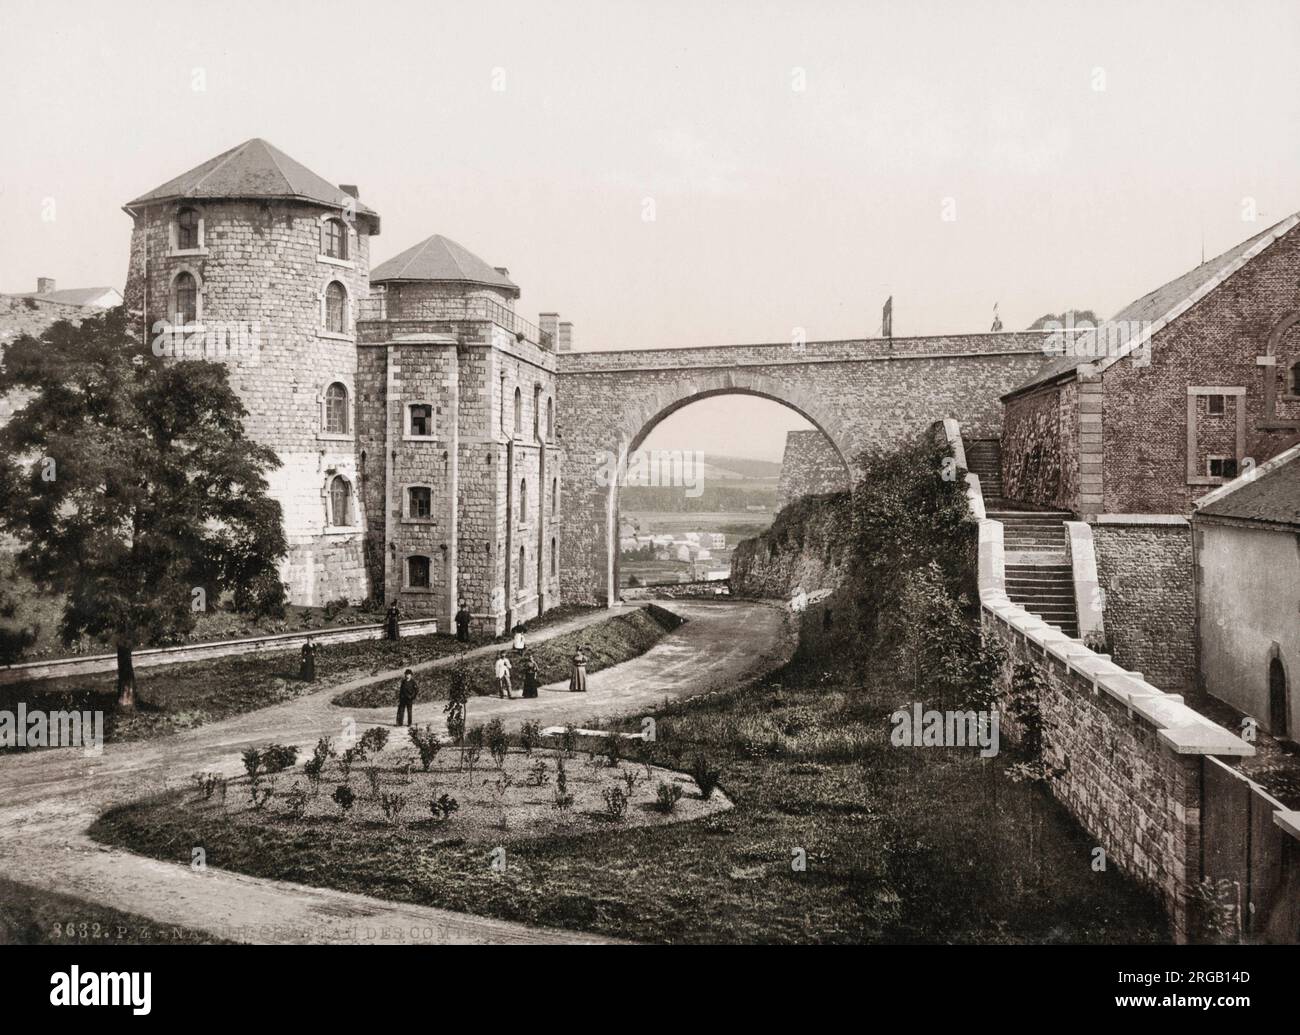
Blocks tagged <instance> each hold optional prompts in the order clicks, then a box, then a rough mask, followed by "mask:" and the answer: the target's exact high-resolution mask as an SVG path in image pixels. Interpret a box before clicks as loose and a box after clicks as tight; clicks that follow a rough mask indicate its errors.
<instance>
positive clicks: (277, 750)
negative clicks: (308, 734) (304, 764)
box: [262, 744, 298, 773]
mask: <svg viewBox="0 0 1300 1035" xmlns="http://www.w3.org/2000/svg"><path fill="white" fill-rule="evenodd" d="M297 763H298V749H297V748H296V747H286V746H285V745H284V744H268V745H267V746H266V747H264V748H263V749H262V768H263V769H264V770H265V771H266V772H268V773H282V772H284V771H285V770H286V769H291V768H292V767H293V766H295V765H296V764H297Z"/></svg>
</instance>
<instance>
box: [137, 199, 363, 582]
mask: <svg viewBox="0 0 1300 1035" xmlns="http://www.w3.org/2000/svg"><path fill="white" fill-rule="evenodd" d="M178 207H179V206H178V205H176V204H165V205H155V206H152V207H149V208H147V209H145V210H143V211H142V212H140V213H138V214H137V215H136V216H135V227H134V230H133V232H132V235H131V252H130V262H129V267H128V273H127V287H126V292H125V297H126V305H127V308H128V310H129V311H130V312H132V313H134V314H138V315H139V319H140V326H141V331H142V332H143V333H146V334H147V335H148V336H149V337H150V338H151V339H155V338H156V336H157V333H158V331H159V330H161V329H162V328H161V323H162V321H165V320H167V319H168V316H169V312H170V310H171V308H172V303H171V286H172V284H173V283H174V280H175V278H176V276H177V275H178V274H179V273H181V272H182V271H184V272H188V273H189V274H190V275H192V276H193V277H194V278H195V280H196V281H197V283H198V287H199V298H200V301H199V313H198V325H197V326H196V327H195V328H193V329H192V332H190V333H187V338H190V339H191V340H192V341H193V342H194V343H195V344H196V345H200V346H204V345H206V346H207V349H206V351H205V352H204V355H206V356H207V358H219V359H222V360H224V361H225V363H226V365H227V367H228V368H229V370H230V381H231V385H232V387H233V388H234V389H235V391H236V392H237V393H238V394H239V396H240V398H241V399H242V400H243V402H244V405H245V407H246V409H247V410H248V416H247V417H246V418H245V427H246V428H247V430H248V432H249V434H250V436H251V437H252V438H254V439H255V440H256V441H258V442H261V443H263V444H264V445H267V446H270V447H271V448H272V449H274V450H275V451H276V453H277V455H278V456H279V457H280V460H281V464H282V466H281V467H280V468H279V469H277V470H275V471H273V472H271V473H270V474H269V476H268V481H269V483H270V491H271V495H272V496H273V497H274V498H275V499H277V500H278V501H279V502H280V505H281V507H282V508H283V512H284V527H285V535H286V538H287V539H288V542H289V556H288V558H287V560H286V562H285V564H284V566H283V569H282V572H281V576H282V578H283V579H284V580H285V582H286V583H288V585H289V596H290V599H291V600H292V601H293V602H294V603H300V604H316V605H319V604H323V603H325V602H327V601H329V600H333V599H337V598H339V597H346V598H347V599H349V600H359V599H361V598H363V597H365V596H367V595H369V586H368V584H367V571H366V559H365V552H364V548H363V538H364V526H363V524H362V520H363V514H362V513H361V508H360V507H359V506H357V500H356V486H357V483H358V471H357V449H356V439H355V435H354V430H353V424H354V420H355V413H352V414H350V415H349V426H348V430H347V432H346V434H341V435H339V434H329V433H327V432H326V431H325V426H324V397H325V392H326V390H327V389H328V387H329V385H330V384H332V383H333V382H336V381H337V382H341V383H342V384H343V385H344V386H345V387H346V388H347V391H348V398H349V402H350V404H351V406H352V407H353V409H354V410H355V404H356V391H357V383H356V372H357V358H356V354H357V349H356V336H355V327H354V324H355V317H356V312H357V308H358V306H357V302H358V300H359V299H361V298H363V297H364V296H365V295H366V293H367V290H368V286H367V278H368V275H369V266H370V263H369V236H368V234H367V232H366V228H365V226H364V225H363V224H361V223H358V224H356V225H355V226H354V227H353V228H352V229H351V230H350V232H349V255H350V259H349V260H348V261H347V262H339V261H330V260H329V259H327V258H325V257H323V256H322V255H321V218H322V217H323V216H326V215H330V214H333V212H332V210H330V209H328V208H326V207H325V206H320V205H314V204H307V203H300V202H251V201H211V202H205V203H203V204H201V205H198V206H196V207H198V209H199V212H200V215H201V218H202V221H203V230H202V247H201V248H199V249H195V250H192V251H189V252H176V251H174V250H173V249H172V244H171V242H172V237H171V230H170V227H171V224H172V222H173V221H174V219H175V217H176V212H177V209H178ZM146 255H147V257H148V262H147V264H146ZM333 281H336V282H338V283H339V284H341V285H342V286H343V288H344V290H345V291H346V294H347V298H348V314H347V317H346V319H345V333H343V334H331V333H329V332H327V331H326V330H325V325H324V305H323V299H324V295H325V291H326V287H327V285H328V284H330V283H331V282H333ZM218 332H221V333H223V334H225V333H228V334H231V335H233V337H232V338H231V339H229V340H230V341H232V342H233V344H234V347H233V348H229V349H226V350H221V349H214V348H213V347H212V346H213V345H215V344H216V343H217V342H218V340H221V341H223V342H224V341H225V340H226V339H218V337H217V335H218ZM337 476H341V477H343V478H345V479H346V480H347V482H348V483H349V484H350V486H351V487H352V496H353V499H352V503H353V510H354V511H355V513H354V514H353V515H352V517H351V519H350V521H351V523H350V524H348V525H345V526H342V527H334V526H332V525H331V524H330V523H329V520H328V509H327V503H328V492H329V486H330V483H331V482H332V480H333V479H334V478H335V477H337Z"/></svg>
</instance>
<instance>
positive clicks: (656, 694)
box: [0, 600, 793, 943]
mask: <svg viewBox="0 0 1300 1035" xmlns="http://www.w3.org/2000/svg"><path fill="white" fill-rule="evenodd" d="M664 606H666V607H668V608H669V609H670V610H673V611H675V612H677V613H678V614H680V615H681V616H682V617H684V618H686V619H688V621H687V622H686V624H685V625H683V626H681V627H680V628H678V629H677V630H676V631H674V632H672V633H670V634H669V635H667V636H666V637H664V639H663V640H661V641H660V642H659V643H658V644H656V645H655V646H654V647H652V648H651V649H650V650H649V651H647V652H646V653H645V654H643V655H641V656H640V657H638V658H634V659H632V660H631V661H628V662H625V663H624V664H622V665H616V666H614V667H612V668H608V669H605V670H603V671H601V672H597V673H593V674H592V675H590V676H589V677H588V680H587V687H588V691H587V693H585V694H571V693H568V692H567V684H563V686H564V689H561V688H560V687H561V686H562V684H552V685H551V686H548V687H544V688H543V689H542V690H541V692H540V694H539V696H538V697H537V698H536V699H535V700H521V699H515V700H500V699H496V698H482V697H478V698H474V699H473V700H472V701H471V702H470V704H469V721H470V723H471V724H473V723H478V722H484V721H486V720H488V719H490V718H491V717H493V716H495V715H500V716H501V717H502V719H503V721H504V722H505V724H506V726H507V728H517V726H518V725H519V724H520V723H522V722H525V721H528V720H530V719H536V720H539V721H541V722H543V723H544V724H564V723H570V722H572V723H575V724H579V725H589V724H590V723H591V722H593V721H594V720H596V719H597V718H600V717H604V718H613V717H616V716H627V715H637V714H640V713H643V712H648V711H650V710H651V709H652V708H654V707H657V706H658V705H660V704H662V703H663V702H664V701H665V700H666V699H674V698H679V697H685V696H691V695H694V694H699V693H704V692H707V691H710V690H714V689H718V688H720V687H723V686H728V685H734V684H735V683H737V682H739V681H741V680H744V679H746V678H750V677H752V676H755V675H758V674H760V673H762V672H763V671H766V670H769V669H771V668H775V667H776V666H778V665H779V664H781V663H783V662H784V661H785V659H786V658H787V657H788V655H789V653H790V650H791V648H792V646H793V644H792V629H791V626H790V623H789V622H788V621H787V612H786V611H785V610H784V609H783V608H781V607H780V606H779V605H774V604H769V603H760V602H730V603H725V604H720V603H712V602H710V603H702V602H696V601H686V600H678V601H671V602H666V603H665V605H664ZM605 617H608V612H604V611H601V612H595V613H594V614H588V615H583V616H581V617H579V618H576V619H573V620H571V621H568V622H561V623H557V624H556V625H554V626H550V627H548V628H546V629H544V630H539V632H538V633H537V634H535V635H534V636H533V637H531V639H532V641H533V642H534V643H537V642H541V641H543V640H546V639H550V638H551V637H553V636H559V635H562V634H563V633H565V632H569V631H571V630H573V629H576V628H582V627H584V626H585V625H589V624H591V623H592V622H594V621H599V620H601V619H603V618H605ZM499 649H500V648H499V646H498V645H496V644H491V645H488V646H486V647H483V648H479V649H476V650H474V651H470V652H468V653H467V654H463V655H460V656H459V657H467V658H470V659H475V658H478V659H481V660H482V663H484V664H487V663H488V659H489V658H490V657H491V656H492V655H493V654H494V653H495V652H496V651H497V650H499ZM456 660H457V657H449V658H440V659H438V660H436V661H432V662H426V663H424V664H422V665H419V666H413V667H415V668H417V669H418V670H423V669H429V668H434V667H439V666H442V665H450V664H454V663H455V661H456ZM400 674H401V669H394V670H391V671H387V672H378V673H375V674H374V675H371V676H366V677H364V678H361V679H357V680H354V681H353V682H351V683H348V684H344V685H339V686H333V687H330V688H329V689H327V690H322V691H320V692H318V693H315V694H311V695H308V696H304V697H300V698H298V699H296V700H294V701H289V702H286V703H285V704H281V705H275V706H273V707H270V708H264V709H261V710H259V711H255V712H249V713H247V714H245V715H240V716H236V717H233V718H231V719H227V720H225V721H222V722H216V723H212V724H210V725H207V726H201V727H199V728H197V729H193V730H187V731H185V732H182V733H178V734H174V735H172V736H169V737H165V738H160V739H158V740H154V741H142V742H133V743H124V744H109V745H106V746H105V748H104V750H103V753H102V755H100V756H99V757H87V756H85V755H84V754H83V753H82V752H81V751H80V750H77V749H60V750H57V751H54V750H46V751H30V752H27V753H25V754H21V755H11V756H8V757H5V758H0V873H3V874H4V875H5V876H6V877H8V878H10V879H11V880H15V881H19V882H22V883H26V884H30V885H34V886H37V887H41V888H46V889H49V890H51V891H57V892H60V893H62V894H70V895H74V896H78V897H81V898H85V899H87V900H90V901H93V902H95V903H97V904H101V905H106V906H111V907H113V908H116V909H119V910H122V911H124V912H128V913H135V914H138V915H140V916H143V917H145V918H147V919H149V920H151V921H153V922H155V923H158V924H165V925H181V926H185V927H189V928H197V929H200V930H206V931H210V932H212V933H213V934H216V935H218V936H221V937H227V938H233V939H236V940H241V941H251V942H290V943H293V942H313V943H315V942H349V943H352V942H423V943H475V942H555V943H561V942H591V941H597V940H600V939H597V938H596V937H595V936H591V935H583V934H576V933H571V932H565V931H558V930H553V929H549V928H547V929H541V928H530V927H526V926H524V925H520V924H512V923H508V922H506V921H500V920H492V919H488V918H483V917H476V916H472V915H469V914H465V913H456V912H451V911H448V910H441V909H433V908H428V907H421V906H411V905H404V904H401V903H395V902H389V901H385V900H381V899H373V898H369V897H366V896H362V895H352V894H347V893H344V892H338V891H331V890H326V889H322V888H310V887H305V886H303V885H298V884H292V883H289V882H285V881H272V880H262V879H257V878H253V877H246V876H242V875H239V874H234V873H227V872H224V871H221V870H217V869H214V868H212V867H208V868H207V869H206V870H204V871H193V870H191V869H190V868H189V867H186V866H181V865H178V864H173V863H164V862H160V861H158V860H155V859H148V858H144V857H143V856H138V855H135V854H133V853H130V852H126V851H123V850H120V849H110V848H107V847H106V846H102V845H99V844H97V843H95V842H93V841H91V840H90V838H89V837H87V836H86V830H87V828H88V827H89V826H90V824H91V823H92V822H93V821H94V819H95V818H96V817H97V816H98V815H99V814H100V813H101V812H103V811H104V810H105V809H106V808H108V807H110V806H112V805H115V804H119V803H122V802H126V801H131V800H134V799H137V798H140V797H143V796H145V795H147V794H150V793H154V792H156V791H160V790H163V789H166V788H167V787H172V788H175V787H177V786H178V785H180V784H181V783H184V782H187V781H188V779H189V776H190V774H191V773H194V772H197V771H200V770H209V771H216V772H221V773H224V774H227V775H236V774H238V773H240V772H242V765H241V763H240V757H239V756H240V753H241V752H242V751H243V750H244V749H245V748H248V747H253V746H258V745H262V744H265V743H267V742H268V741H272V740H274V741H276V742H278V743H283V744H296V745H298V746H300V747H302V748H303V749H304V750H309V749H310V748H311V746H312V745H313V744H315V742H316V740H317V738H319V737H321V736H333V737H337V736H339V734H340V733H341V732H342V731H343V728H344V723H345V722H346V721H354V722H355V723H356V724H357V729H358V732H359V731H360V730H361V729H362V728H364V727H365V726H367V725H392V724H393V720H394V716H395V712H396V702H394V707H393V708H391V709H389V708H383V709H344V708H338V707H336V706H335V705H333V704H331V703H330V701H331V699H332V698H334V697H336V696H337V695H338V694H340V693H342V692H344V691H345V690H348V689H351V688H352V687H354V686H363V685H367V684H370V683H374V682H379V681H384V680H390V679H393V678H395V677H396V676H400ZM442 707H443V704H442V702H441V701H428V702H422V703H417V704H416V706H415V721H416V722H420V723H423V722H430V723H434V724H436V725H437V726H439V727H440V728H444V727H443V715H442Z"/></svg>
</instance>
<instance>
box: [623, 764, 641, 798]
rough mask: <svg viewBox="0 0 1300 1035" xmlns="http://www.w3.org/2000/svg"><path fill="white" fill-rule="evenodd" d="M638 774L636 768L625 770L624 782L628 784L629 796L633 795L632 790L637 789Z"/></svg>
mask: <svg viewBox="0 0 1300 1035" xmlns="http://www.w3.org/2000/svg"><path fill="white" fill-rule="evenodd" d="M637 779H638V777H637V775H636V770H635V769H624V770H623V782H624V783H625V784H627V796H628V797H629V798H630V797H632V792H633V791H635V790H636V784H637Z"/></svg>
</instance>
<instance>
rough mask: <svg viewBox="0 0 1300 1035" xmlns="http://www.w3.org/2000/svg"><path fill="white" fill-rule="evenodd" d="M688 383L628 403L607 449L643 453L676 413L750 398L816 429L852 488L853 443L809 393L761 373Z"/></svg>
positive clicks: (614, 489) (613, 484)
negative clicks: (727, 398) (721, 399)
mask: <svg viewBox="0 0 1300 1035" xmlns="http://www.w3.org/2000/svg"><path fill="white" fill-rule="evenodd" d="M692 373H693V376H692V377H691V378H690V379H689V382H688V387H686V388H685V390H683V386H681V385H674V386H672V387H671V388H668V387H665V388H662V389H659V390H657V391H654V392H648V393H644V394H642V395H641V396H640V397H639V398H637V399H636V400H635V401H629V402H628V403H627V405H626V406H625V408H624V409H623V410H622V417H621V420H620V421H619V424H618V432H617V433H618V439H619V441H618V443H617V444H616V445H615V446H614V448H612V449H611V452H612V453H614V454H615V455H616V456H617V455H630V454H632V453H634V452H635V451H636V450H638V449H639V448H641V445H642V443H644V442H645V440H646V438H647V437H648V436H649V435H650V433H651V432H652V431H654V429H655V428H656V427H658V425H659V424H661V423H662V422H663V421H664V420H666V419H667V418H668V417H670V416H672V415H673V414H674V413H676V412H677V411H678V410H681V409H684V408H685V407H687V406H690V405H692V404H693V403H697V402H700V401H702V400H704V399H711V398H715V397H717V396H722V395H750V396H755V397H757V398H761V399H768V400H770V401H772V402H775V403H779V404H781V405H782V406H785V407H786V408H787V409H791V410H793V411H794V412H795V413H797V414H799V416H801V417H803V418H804V420H806V421H808V422H809V423H810V424H812V426H813V427H814V428H816V429H817V430H818V431H820V432H821V433H822V435H824V436H825V437H826V439H827V440H828V441H829V442H830V443H831V445H832V446H834V448H835V452H836V453H837V454H838V455H839V458H840V461H841V463H842V464H843V466H844V479H845V487H846V488H849V487H851V486H852V482H853V464H852V459H851V458H852V456H853V453H854V452H855V448H854V445H853V443H852V442H851V441H850V440H849V439H848V437H847V436H845V435H843V434H835V433H832V431H831V430H830V429H831V428H832V427H837V426H838V425H837V424H836V423H835V422H834V419H833V415H832V414H831V413H830V412H829V411H828V409H827V407H826V406H825V404H824V402H822V401H821V400H819V399H817V398H815V397H813V396H812V395H811V393H808V392H805V391H802V390H800V389H799V388H797V387H795V386H792V385H789V384H784V383H782V382H781V381H780V380H779V379H778V378H775V377H772V376H770V375H768V374H765V373H761V372H753V371H748V370H743V369H733V370H721V371H710V372H707V373H705V372H701V374H700V375H694V372H692ZM618 493H619V485H618V479H617V478H610V479H609V481H608V486H607V494H608V495H607V501H606V508H605V530H604V531H605V534H604V537H603V538H604V545H605V560H606V572H605V584H606V587H605V592H606V600H607V601H609V602H611V603H612V602H613V601H616V600H617V599H618V595H619V586H618V584H619V575H618V526H619V506H618Z"/></svg>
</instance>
